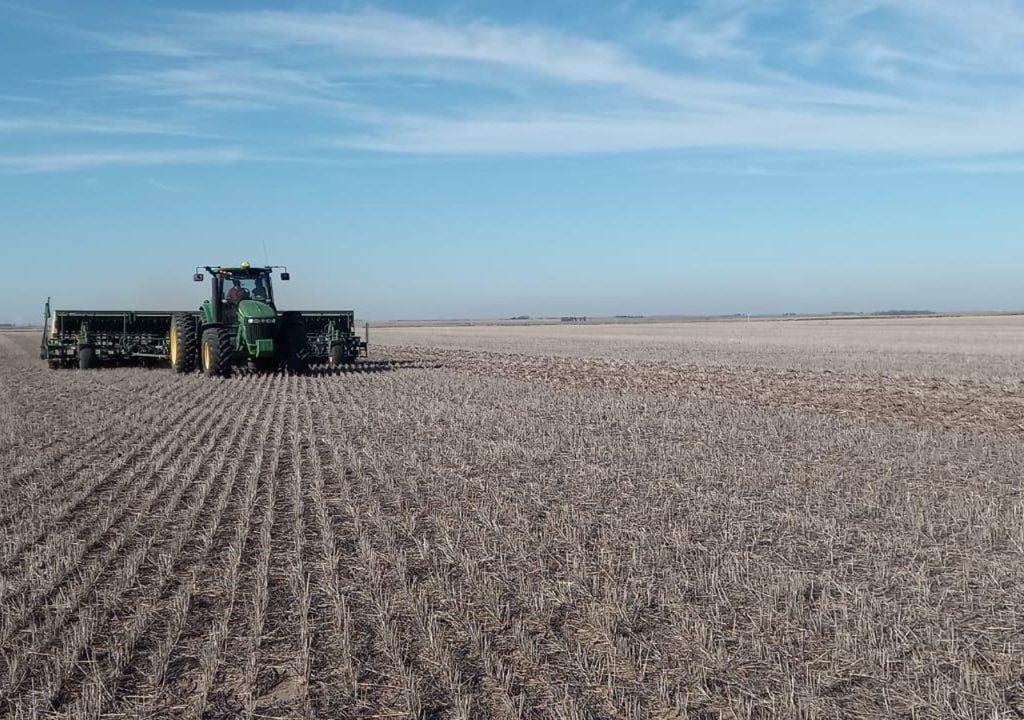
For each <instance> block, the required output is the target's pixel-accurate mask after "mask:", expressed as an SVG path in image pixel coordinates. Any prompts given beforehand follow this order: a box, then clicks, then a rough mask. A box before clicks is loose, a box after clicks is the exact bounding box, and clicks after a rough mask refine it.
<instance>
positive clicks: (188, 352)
mask: <svg viewBox="0 0 1024 720" xmlns="http://www.w3.org/2000/svg"><path fill="white" fill-rule="evenodd" d="M197 340H198V338H197V337H196V321H195V319H194V318H193V317H192V316H191V315H185V314H183V313H179V314H176V315H174V316H173V317H172V318H171V342H170V346H171V347H170V355H171V367H172V368H174V372H176V373H190V372H192V371H193V370H195V369H196V359H197V358H198V356H199V348H198V344H199V343H198V342H197Z"/></svg>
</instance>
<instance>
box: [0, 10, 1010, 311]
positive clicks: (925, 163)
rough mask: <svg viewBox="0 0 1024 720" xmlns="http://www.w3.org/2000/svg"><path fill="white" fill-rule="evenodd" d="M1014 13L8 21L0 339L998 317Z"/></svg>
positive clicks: (1, 119) (308, 14)
mask: <svg viewBox="0 0 1024 720" xmlns="http://www.w3.org/2000/svg"><path fill="white" fill-rule="evenodd" d="M1022 111H1024V1H1021V0H972V2H961V1H954V0H858V1H856V2H855V1H853V0H818V1H816V2H811V1H809V0H790V1H786V0H719V1H717V2H711V1H707V0H704V1H694V2H690V3H685V2H642V1H640V0H636V1H628V0H623V1H620V2H609V3H604V4H602V3H598V2H576V1H574V0H567V1H566V2H559V3H551V2H519V3H507V2H497V0H493V1H483V0H480V1H476V2H474V1H473V0H460V1H456V2H450V3H437V4H431V3H422V2H406V3H402V2H376V3H355V2H329V3H320V2H294V3H280V4H261V3H246V4H240V3H224V4H223V5H218V4H216V3H209V2H187V1H184V2H176V3H170V4H166V5H165V4H158V3H155V2H154V3H115V2H101V1H97V2H89V3H79V2H57V1H53V2H47V1H46V0H42V1H40V2H32V3H29V2H28V0H24V2H6V1H5V0H0V223H2V225H0V262H3V264H4V267H5V268H6V270H7V272H6V273H5V278H4V281H3V283H2V285H0V320H8V321H10V320H16V321H28V320H32V319H35V318H36V316H37V315H38V314H39V312H40V307H41V304H42V301H43V300H44V299H45V297H46V296H47V295H52V296H53V297H54V301H55V303H56V304H57V305H59V306H61V307H95V308H114V307H150V308H154V307H190V306H193V305H195V304H196V303H197V302H198V300H199V297H200V295H201V292H202V288H201V287H200V286H196V285H193V284H192V283H191V282H190V274H191V272H192V268H193V266H194V265H196V264H206V263H222V264H228V263H233V262H236V261H240V260H242V259H249V260H251V261H253V262H256V263H262V262H265V261H270V262H272V263H275V264H276V263H286V264H288V265H289V266H290V268H291V270H292V273H293V281H292V283H291V284H290V285H288V286H286V287H283V288H281V297H280V299H281V301H282V303H283V304H286V305H288V306H289V307H307V308H314V307H316V308H338V307H346V308H347V307H354V308H356V309H357V311H359V313H360V314H361V315H362V316H364V317H369V318H372V319H389V318H399V317H494V316H505V315H518V314H531V315H541V314H591V315H599V314H620V313H628V314H638V313H640V314H669V313H681V314H705V313H708V314H710V313H733V312H754V313H775V312H787V311H793V312H817V311H829V310H833V309H838V310H848V309H854V310H876V309H886V308H932V309H937V310H954V309H964V310H972V309H1014V308H1021V307H1024V291H1022V285H1021V280H1020V278H1021V268H1022V262H1024V230H1022V228H1024V193H1022V190H1024V112H1022Z"/></svg>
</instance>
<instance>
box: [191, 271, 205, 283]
mask: <svg viewBox="0 0 1024 720" xmlns="http://www.w3.org/2000/svg"><path fill="white" fill-rule="evenodd" d="M192 281H193V282H202V281H203V274H202V273H195V274H194V275H192Z"/></svg>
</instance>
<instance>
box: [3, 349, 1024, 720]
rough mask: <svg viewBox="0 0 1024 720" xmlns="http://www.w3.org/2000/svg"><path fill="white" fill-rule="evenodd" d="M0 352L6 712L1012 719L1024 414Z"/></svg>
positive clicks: (923, 386)
mask: <svg viewBox="0 0 1024 720" xmlns="http://www.w3.org/2000/svg"><path fill="white" fill-rule="evenodd" d="M36 342H37V337H36V336H34V335H29V334H16V333H12V334H9V335H0V468H2V474H0V497H2V498H3V500H4V502H3V505H2V506H0V647H2V648H3V653H2V656H0V716H5V717H15V718H23V717H24V718H28V717H67V718H100V717H104V718H118V717H147V718H150V717H152V718H180V717H196V718H203V717H205V718H229V717H230V718H234V717H250V718H265V717H278V718H300V717H324V718H384V717H394V718H404V717H415V718H520V717H521V718H552V717H555V718H636V719H639V718H652V717H654V718H686V717H690V718H739V717H744V718H746V717H755V718H775V717H793V718H801V717H803V718H810V717H855V718H877V717H920V718H950V717H957V718H977V717H986V718H990V717H1017V716H1019V715H1020V714H1022V713H1024V639H1022V638H1024V601H1022V600H1021V598H1022V597H1024V493H1022V487H1021V482H1022V480H1021V479H1022V477H1024V453H1022V452H1021V450H1022V447H1021V437H1022V435H1021V390H1020V388H1019V387H1013V386H1006V387H1003V386H996V385H983V384H970V383H965V382H948V381H927V380H913V381H911V380H905V379H904V380H896V379H889V380H886V379H884V378H883V379H879V378H877V377H869V376H858V375H850V374H824V373H807V372H800V373H794V372H785V371H768V370H765V371H758V370H756V369H750V368H747V369H728V368H724V369H714V368H712V369H708V368H704V369H700V368H694V367H676V366H670V365H660V364H636V363H623V362H612V361H599V360H580V359H571V358H562V359H554V358H536V357H525V356H514V355H508V354H495V353H479V352H457V351H433V350H424V349H413V348H396V349H390V348H389V349H388V350H387V355H386V356H384V355H381V356H378V357H376V358H375V359H374V361H373V362H372V363H370V364H365V365H360V366H359V367H358V368H352V369H348V370H345V371H326V370H321V371H318V372H316V373H314V374H313V375H311V376H307V377H295V376H287V375H284V374H272V375H258V374H250V373H240V374H239V375H238V376H237V377H234V378H230V379H227V380H209V379H206V378H203V377H200V376H198V375H193V376H187V377H185V376H175V375H173V374H172V373H171V372H170V371H167V370H162V369H153V370H143V369H131V368H114V369H104V370H97V371H77V370H67V371H50V370H48V369H47V368H46V367H45V364H44V363H42V362H40V361H39V360H38V359H36V357H35V355H34V352H35V345H36Z"/></svg>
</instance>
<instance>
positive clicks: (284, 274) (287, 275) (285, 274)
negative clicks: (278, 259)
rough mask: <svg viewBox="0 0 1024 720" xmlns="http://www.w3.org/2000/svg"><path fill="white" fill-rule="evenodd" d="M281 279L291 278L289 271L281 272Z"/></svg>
mask: <svg viewBox="0 0 1024 720" xmlns="http://www.w3.org/2000/svg"><path fill="white" fill-rule="evenodd" d="M281 279H282V280H291V279H292V276H291V273H286V272H283V273H281Z"/></svg>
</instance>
